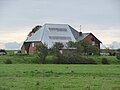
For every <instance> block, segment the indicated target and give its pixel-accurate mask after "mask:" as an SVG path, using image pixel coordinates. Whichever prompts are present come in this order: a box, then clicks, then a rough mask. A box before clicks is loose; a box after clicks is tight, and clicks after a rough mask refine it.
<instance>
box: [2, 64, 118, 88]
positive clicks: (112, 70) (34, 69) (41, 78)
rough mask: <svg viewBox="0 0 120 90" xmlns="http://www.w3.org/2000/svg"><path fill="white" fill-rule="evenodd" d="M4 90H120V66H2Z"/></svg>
mask: <svg viewBox="0 0 120 90" xmlns="http://www.w3.org/2000/svg"><path fill="white" fill-rule="evenodd" d="M0 90H120V65H81V64H77V65H75V64H73V65H72V64H69V65H66V64H63V65H61V64H54V65H53V64H44V65H42V64H0Z"/></svg>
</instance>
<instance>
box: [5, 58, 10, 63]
mask: <svg viewBox="0 0 120 90" xmlns="http://www.w3.org/2000/svg"><path fill="white" fill-rule="evenodd" d="M4 63H5V64H12V60H11V59H9V58H8V59H6V60H5V61H4Z"/></svg>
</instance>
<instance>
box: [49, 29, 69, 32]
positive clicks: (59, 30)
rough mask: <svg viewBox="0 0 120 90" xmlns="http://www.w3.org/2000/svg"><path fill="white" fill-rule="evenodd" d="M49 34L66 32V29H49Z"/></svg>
mask: <svg viewBox="0 0 120 90" xmlns="http://www.w3.org/2000/svg"><path fill="white" fill-rule="evenodd" d="M49 31H50V32H67V29H66V28H49Z"/></svg>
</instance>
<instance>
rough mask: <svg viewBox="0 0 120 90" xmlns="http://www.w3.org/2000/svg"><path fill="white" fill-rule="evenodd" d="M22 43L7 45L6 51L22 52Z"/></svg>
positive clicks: (9, 43)
mask: <svg viewBox="0 0 120 90" xmlns="http://www.w3.org/2000/svg"><path fill="white" fill-rule="evenodd" d="M21 45H22V43H17V42H8V43H5V49H6V50H20V48H21Z"/></svg>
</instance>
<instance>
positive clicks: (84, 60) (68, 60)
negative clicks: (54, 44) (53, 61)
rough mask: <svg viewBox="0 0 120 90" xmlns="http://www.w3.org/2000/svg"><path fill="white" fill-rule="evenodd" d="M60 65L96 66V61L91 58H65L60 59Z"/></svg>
mask: <svg viewBox="0 0 120 90" xmlns="http://www.w3.org/2000/svg"><path fill="white" fill-rule="evenodd" d="M57 63H58V64H96V61H95V60H94V59H91V58H82V57H80V56H77V55H75V56H63V57H62V59H58V62H57Z"/></svg>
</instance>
